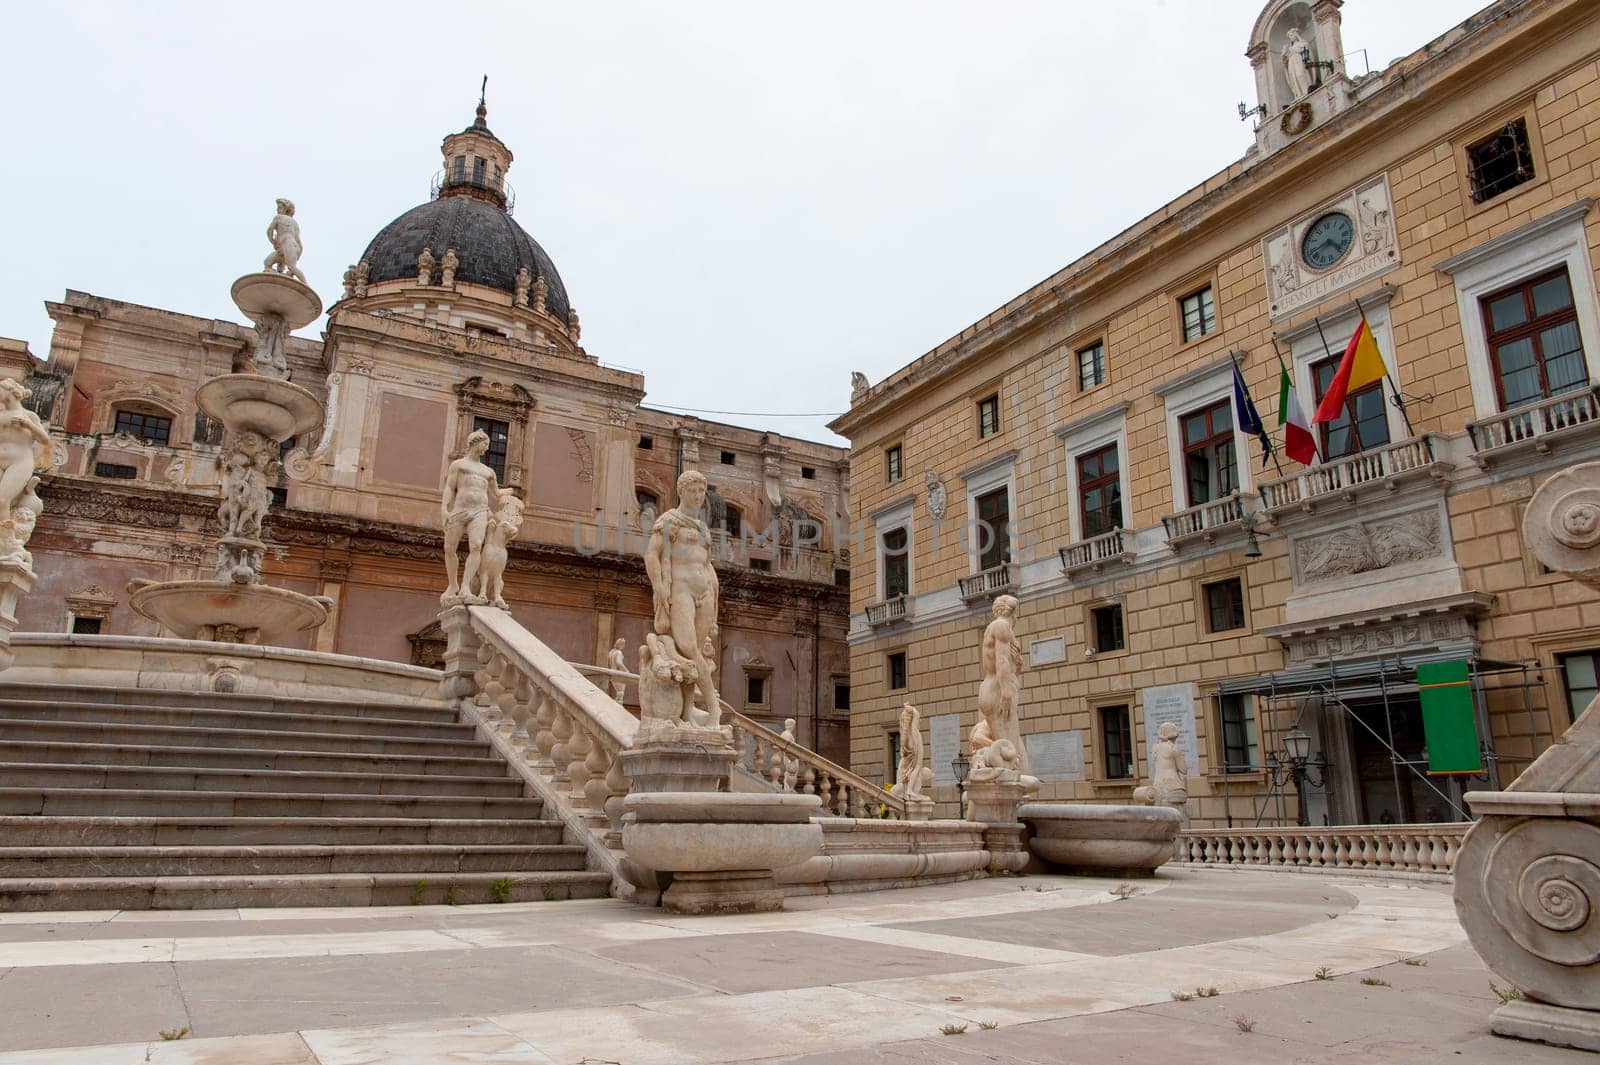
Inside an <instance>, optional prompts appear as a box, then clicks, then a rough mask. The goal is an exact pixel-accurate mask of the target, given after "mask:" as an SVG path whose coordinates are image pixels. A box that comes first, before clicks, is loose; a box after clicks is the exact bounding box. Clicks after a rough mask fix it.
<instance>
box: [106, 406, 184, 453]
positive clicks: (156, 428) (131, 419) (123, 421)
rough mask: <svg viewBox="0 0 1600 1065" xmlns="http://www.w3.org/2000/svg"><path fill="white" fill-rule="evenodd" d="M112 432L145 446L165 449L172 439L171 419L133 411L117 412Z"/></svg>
mask: <svg viewBox="0 0 1600 1065" xmlns="http://www.w3.org/2000/svg"><path fill="white" fill-rule="evenodd" d="M113 431H114V432H118V433H127V434H128V435H129V436H132V437H134V438H136V439H138V440H139V441H140V442H142V443H146V444H160V445H161V446H163V447H165V446H166V444H167V442H168V441H169V440H170V439H171V438H172V419H171V418H164V417H162V416H161V415H159V414H141V413H140V412H138V411H134V410H119V411H117V422H116V425H115V426H114V427H113Z"/></svg>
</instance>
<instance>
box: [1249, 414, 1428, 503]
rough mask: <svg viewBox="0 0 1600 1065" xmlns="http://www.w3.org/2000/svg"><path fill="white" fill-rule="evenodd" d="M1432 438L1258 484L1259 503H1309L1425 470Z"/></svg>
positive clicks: (1419, 438) (1425, 436)
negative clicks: (1259, 489)
mask: <svg viewBox="0 0 1600 1065" xmlns="http://www.w3.org/2000/svg"><path fill="white" fill-rule="evenodd" d="M1433 455H1434V452H1433V437H1432V436H1431V435H1430V434H1428V433H1423V434H1422V435H1421V436H1414V437H1411V438H1410V439H1409V440H1401V441H1400V442H1399V443H1395V444H1389V445H1386V446H1384V447H1377V448H1373V449H1371V450H1370V451H1358V452H1357V453H1356V454H1354V455H1346V456H1345V457H1343V458H1339V459H1334V460H1332V461H1331V462H1324V463H1322V464H1321V465H1317V466H1310V467H1307V468H1306V469H1305V470H1303V471H1301V472H1300V473H1297V474H1295V475H1294V476H1292V477H1285V478H1283V479H1281V480H1277V481H1268V482H1266V483H1265V484H1263V485H1262V486H1261V504H1262V506H1263V507H1265V508H1266V509H1267V510H1269V511H1271V510H1278V509H1280V508H1283V507H1292V506H1297V505H1303V504H1306V503H1309V502H1311V501H1313V500H1315V499H1317V498H1318V497H1319V496H1327V495H1332V494H1334V493H1339V492H1349V491H1351V490H1353V489H1356V488H1359V487H1360V486H1362V485H1367V484H1381V483H1384V482H1386V481H1388V480H1389V479H1390V478H1394V477H1398V476H1401V475H1403V474H1408V473H1414V472H1417V471H1421V470H1426V469H1427V468H1428V467H1430V466H1432V465H1433V463H1434V457H1433Z"/></svg>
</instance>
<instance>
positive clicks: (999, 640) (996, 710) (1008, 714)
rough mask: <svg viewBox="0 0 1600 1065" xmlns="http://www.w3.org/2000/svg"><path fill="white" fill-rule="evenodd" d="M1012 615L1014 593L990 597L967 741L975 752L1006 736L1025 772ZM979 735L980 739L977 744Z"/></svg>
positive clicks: (1019, 678) (1019, 670) (1018, 666)
mask: <svg viewBox="0 0 1600 1065" xmlns="http://www.w3.org/2000/svg"><path fill="white" fill-rule="evenodd" d="M1016 616H1017V597H1016V596H1014V595H1002V596H1000V597H999V598H997V599H996V600H995V601H994V620H993V621H991V622H989V627H988V628H987V629H985V630H984V631H983V651H982V655H983V680H982V682H981V683H979V685H978V714H979V716H980V720H979V722H978V725H977V726H975V727H974V728H973V731H972V740H971V745H972V747H973V753H974V756H976V754H977V752H978V750H979V749H981V748H982V747H985V746H988V745H989V744H990V743H995V742H998V741H1000V740H1009V741H1010V743H1011V746H1012V749H1013V751H1014V752H1015V754H1016V757H1017V759H1018V761H1019V763H1020V764H1019V765H1018V766H1017V769H1018V771H1020V772H1023V773H1026V772H1027V771H1028V755H1027V748H1025V747H1024V746H1023V743H1022V726H1021V725H1020V723H1019V722H1018V720H1017V713H1018V704H1019V702H1020V701H1021V696H1022V645H1021V644H1020V643H1018V642H1017V633H1016V629H1015V628H1014V627H1013V625H1012V622H1013V620H1014V619H1015V618H1016ZM980 728H981V729H982V730H983V731H982V732H981V733H980V732H979V729H980ZM980 737H981V738H982V739H983V740H984V742H983V743H981V744H980V743H979V742H978V740H979V738H980Z"/></svg>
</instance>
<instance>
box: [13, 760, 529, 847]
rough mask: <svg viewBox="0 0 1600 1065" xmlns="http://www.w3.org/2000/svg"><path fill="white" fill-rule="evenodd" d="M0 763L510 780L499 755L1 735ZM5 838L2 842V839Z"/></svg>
mask: <svg viewBox="0 0 1600 1065" xmlns="http://www.w3.org/2000/svg"><path fill="white" fill-rule="evenodd" d="M0 762H33V763H40V762H47V763H51V764H54V765H85V766H87V765H102V766H129V765H139V766H182V767H185V768H190V769H242V770H252V769H255V770H266V769H278V770H290V771H296V772H338V773H398V774H402V775H407V774H435V775H438V774H442V775H447V776H455V777H493V778H498V779H501V780H504V779H506V777H507V771H506V764H505V762H503V761H501V760H500V759H498V758H432V757H426V756H420V757H419V756H416V755H402V754H371V753H366V752H345V751H299V750H294V749H292V748H290V749H280V748H276V747H274V748H267V747H260V748H249V747H243V748H226V749H214V748H208V747H201V746H196V745H182V746H160V745H139V746H130V745H128V744H121V743H59V742H56V743H51V742H38V741H33V740H9V739H6V738H5V737H3V736H0ZM0 842H3V841H0Z"/></svg>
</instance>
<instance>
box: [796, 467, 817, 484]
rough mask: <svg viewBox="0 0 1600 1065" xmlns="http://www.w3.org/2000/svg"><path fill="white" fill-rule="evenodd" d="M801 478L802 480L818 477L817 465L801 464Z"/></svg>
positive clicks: (812, 479)
mask: <svg viewBox="0 0 1600 1065" xmlns="http://www.w3.org/2000/svg"><path fill="white" fill-rule="evenodd" d="M800 479H801V480H802V481H815V480H816V479H817V468H816V467H815V466H801V467H800Z"/></svg>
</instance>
